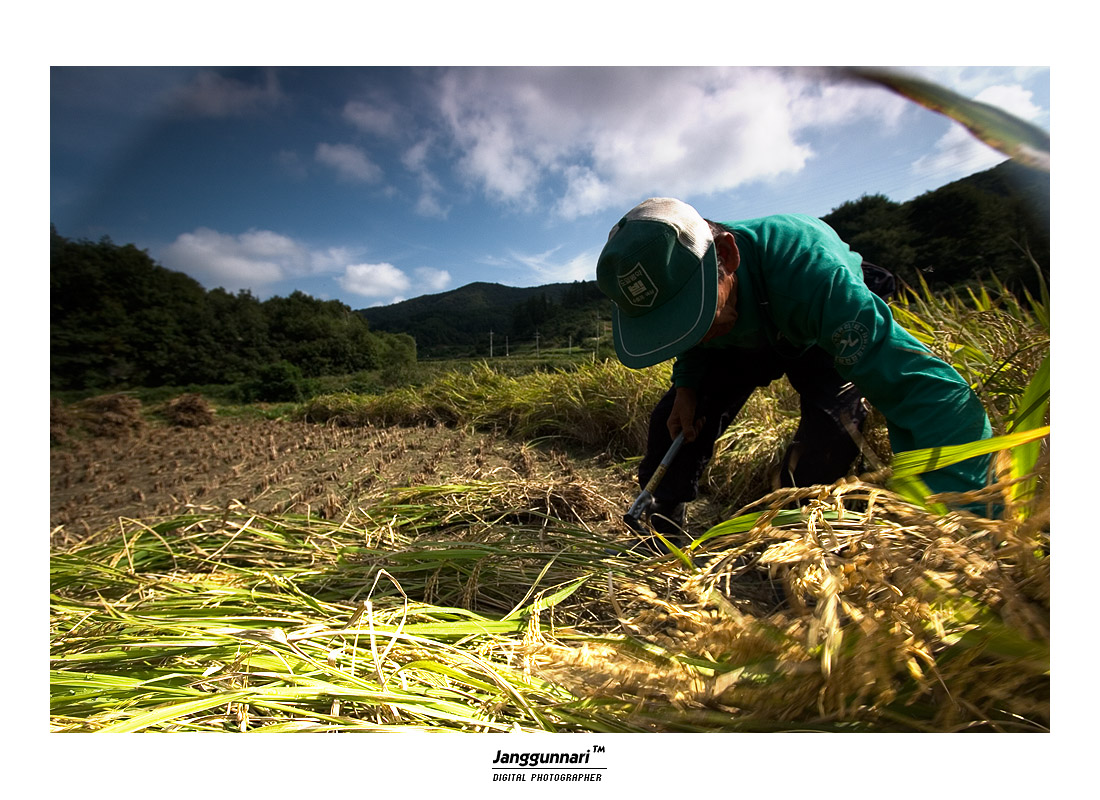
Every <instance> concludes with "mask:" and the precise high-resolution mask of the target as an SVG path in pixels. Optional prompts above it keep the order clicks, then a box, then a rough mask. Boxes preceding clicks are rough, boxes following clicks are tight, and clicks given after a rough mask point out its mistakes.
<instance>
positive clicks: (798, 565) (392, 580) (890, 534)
mask: <svg viewBox="0 0 1100 800" xmlns="http://www.w3.org/2000/svg"><path fill="white" fill-rule="evenodd" d="M665 380H666V378H665V377H663V375H662V374H661V373H660V372H657V373H654V374H652V375H645V376H640V375H638V374H635V373H632V372H629V371H627V370H625V368H622V367H620V366H617V365H614V364H595V365H591V366H590V367H586V368H583V369H579V370H577V371H575V372H569V373H545V374H538V375H535V374H533V375H528V376H525V377H524V378H522V379H519V378H514V377H508V376H505V375H500V374H497V373H494V372H493V371H492V370H491V369H489V368H488V367H486V366H482V367H475V368H473V369H472V370H466V371H463V372H462V373H448V374H443V375H441V376H440V377H438V378H437V379H435V381H434V382H433V383H431V384H429V385H426V386H422V387H417V388H409V389H401V390H394V391H393V392H391V393H389V394H387V395H384V396H378V397H370V396H357V395H351V394H342V395H334V396H329V397H319V398H315V399H314V400H311V401H309V402H307V403H305V404H302V405H300V406H297V407H293V408H287V409H285V410H284V411H285V413H283V414H282V416H280V417H279V418H274V419H272V418H267V416H272V415H273V413H272V412H271V411H270V410H266V409H253V410H252V411H253V413H248V414H241V413H239V412H234V413H217V414H215V413H212V411H211V410H210V409H204V408H203V407H202V406H203V403H202V402H201V400H200V401H198V403H197V408H196V409H194V410H196V411H202V412H204V413H202V414H197V415H192V416H188V415H186V414H185V415H183V416H181V417H180V418H179V419H177V420H176V421H175V422H172V421H170V420H169V419H168V418H170V417H171V415H167V418H166V415H165V411H166V409H170V408H171V407H172V406H173V404H175V403H177V402H178V401H172V402H171V403H168V404H167V406H166V407H165V408H164V409H141V408H140V407H139V406H140V404H139V403H136V402H135V400H134V398H132V397H130V398H128V397H127V396H125V395H117V396H113V397H112V396H108V397H105V398H99V399H97V400H95V401H94V402H93V401H89V403H87V404H75V405H73V406H64V405H63V404H55V406H54V408H53V413H52V425H51V428H52V439H53V442H54V444H53V446H52V447H51V511H50V514H51V544H52V547H51V552H52V557H51V586H52V595H51V597H52V612H51V662H52V672H51V706H52V710H51V727H52V729H53V730H57V731H99V730H106V731H131V730H162V731H183V730H202V731H209V730H218V731H226V730H232V731H253V730H263V731H337V730H349V731H352V730H355V731H361V730H409V729H433V730H436V729H448V730H461V731H470V732H475V731H504V730H509V731H514V730H521V731H559V732H567V731H574V732H600V731H606V732H642V731H658V732H662V731H663V732H691V731H699V732H702V731H769V730H791V729H797V730H862V731H954V730H998V731H1040V730H1045V729H1046V726H1047V724H1048V721H1049V714H1050V710H1049V569H1050V557H1049V552H1050V550H1049V548H1050V543H1049V517H1048V512H1047V511H1046V488H1045V487H1046V486H1047V485H1048V481H1047V479H1046V477H1045V475H1046V474H1047V470H1048V466H1047V461H1046V459H1045V458H1040V459H1039V461H1038V463H1037V464H1035V465H1034V471H1033V472H1032V473H1029V474H1031V475H1033V476H1034V477H1039V478H1041V481H1040V487H1041V488H1042V490H1041V492H1040V494H1039V495H1038V496H1037V497H1036V498H1035V499H1034V501H1033V502H1032V506H1030V507H1032V511H1031V512H1029V513H1028V514H1026V515H1023V516H1017V517H1011V518H1007V519H983V518H981V517H976V516H973V515H969V514H963V515H958V514H949V515H946V516H945V515H942V514H940V513H938V512H937V511H936V510H935V509H934V508H931V507H927V508H926V507H924V506H923V505H922V504H921V503H920V502H919V500H913V499H906V498H903V497H901V496H898V495H896V494H894V493H893V492H892V491H890V490H889V489H887V488H886V487H885V486H884V484H883V483H882V482H881V476H880V477H878V478H876V477H875V475H874V474H866V475H862V476H855V475H853V476H852V477H851V478H850V479H848V480H845V481H841V482H839V483H838V484H836V485H833V486H823V487H810V488H808V489H798V490H781V491H776V492H769V487H768V483H767V469H766V465H768V464H769V463H771V462H773V461H774V457H775V454H776V453H777V452H780V451H781V448H782V447H783V446H784V443H785V441H786V437H789V436H790V434H791V432H792V430H793V426H794V424H795V422H796V414H794V413H793V409H794V408H795V407H796V406H795V403H796V401H794V400H792V396H791V394H790V391H789V388H784V387H783V386H779V385H777V386H775V387H774V389H773V390H769V391H768V392H763V393H761V394H760V396H759V397H758V398H754V400H753V403H752V404H750V406H749V407H748V408H747V409H746V411H747V413H746V415H745V418H744V419H743V420H740V421H739V422H738V423H737V424H736V425H734V426H733V427H731V429H730V431H729V432H728V434H727V436H726V437H724V439H723V441H722V442H721V443H720V446H719V448H718V452H717V453H716V457H715V460H714V463H713V464H712V467H711V469H710V470H709V472H708V476H707V479H706V481H705V485H704V497H703V498H701V500H700V501H699V502H697V503H695V504H693V507H692V509H691V512H690V514H689V524H690V526H691V528H692V530H691V532H692V534H693V535H694V536H696V537H698V538H697V540H696V541H695V542H694V543H693V544H692V545H691V547H689V548H688V549H687V550H686V551H684V552H675V553H672V554H669V553H665V554H662V555H655V554H654V553H653V552H651V551H646V550H644V549H641V548H637V547H633V545H634V544H635V539H634V538H633V536H632V535H631V534H630V533H629V532H628V531H627V529H626V528H625V525H624V524H623V523H622V521H621V516H622V513H623V511H624V510H625V508H626V507H627V506H628V505H629V502H630V500H631V499H633V496H634V495H635V494H636V491H637V489H636V486H635V484H634V481H633V477H632V471H633V466H632V465H633V457H634V456H635V455H636V454H637V453H639V452H640V440H639V438H638V435H639V433H638V426H639V419H640V417H641V414H640V413H639V409H645V408H647V407H649V405H650V404H651V403H652V401H653V399H654V394H655V392H658V391H660V387H661V386H662V385H663V384H664V382H665ZM183 399H184V398H179V401H182V400H183ZM191 399H192V400H194V398H191ZM180 407H181V408H182V407H183V406H182V405H181V406H180ZM307 419H308V420H311V421H305V420H307ZM196 420H197V421H196ZM445 421H446V424H444V422H445ZM643 422H644V420H643ZM874 433H875V432H874V431H870V432H869V438H870V439H874V438H875V436H874ZM1040 435H1041V433H1040ZM1022 477H1024V478H1026V477H1027V476H1026V475H1025V476H1022ZM998 491H1008V489H1000V490H998ZM1006 496H1007V495H1006Z"/></svg>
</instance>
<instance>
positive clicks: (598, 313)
mask: <svg viewBox="0 0 1100 800" xmlns="http://www.w3.org/2000/svg"><path fill="white" fill-rule="evenodd" d="M359 313H360V314H362V315H363V317H365V318H366V320H367V321H368V322H369V323H370V326H371V328H372V329H373V330H376V331H392V332H404V333H408V334H410V335H411V336H413V338H415V339H416V345H417V352H418V353H419V354H420V355H421V356H425V357H429V358H432V357H435V358H438V357H443V356H449V355H488V353H489V348H490V336H489V334H490V333H492V334H493V337H492V343H491V344H492V347H493V350H494V354H503V353H505V351H506V348H508V347H509V346H516V347H533V346H534V342H535V337H536V335H538V337H539V339H540V340H541V341H542V342H543V343H544V344H545V345H546V346H551V345H560V346H565V345H566V344H568V343H569V342H570V341H572V342H573V343H575V344H577V345H580V343H581V342H582V340H584V339H594V338H596V335H597V330H598V329H599V328H598V326H599V325H600V319H601V318H602V319H603V321H604V324H606V323H608V322H609V321H610V319H611V317H610V314H611V303H610V301H608V300H607V299H606V298H605V297H604V296H603V294H602V293H601V292H600V290H599V287H597V286H596V282H595V281H576V282H574V283H551V284H547V285H545V286H536V287H529V288H516V287H512V286H502V285H501V284H499V283H471V284H467V285H466V286H462V287H460V288H458V289H453V290H451V291H449V292H442V293H440V294H432V295H424V296H421V297H415V298H413V299H412V300H406V301H404V302H401V303H394V304H393V305H389V306H378V307H375V308H365V309H362V310H360V311H359Z"/></svg>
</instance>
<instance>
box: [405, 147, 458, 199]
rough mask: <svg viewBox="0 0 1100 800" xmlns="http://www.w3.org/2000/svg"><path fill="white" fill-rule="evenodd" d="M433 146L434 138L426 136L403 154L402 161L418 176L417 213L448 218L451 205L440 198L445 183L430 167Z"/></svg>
mask: <svg viewBox="0 0 1100 800" xmlns="http://www.w3.org/2000/svg"><path fill="white" fill-rule="evenodd" d="M431 147H432V138H431V137H425V138H423V139H421V140H420V141H418V142H417V143H416V144H414V145H413V146H412V147H409V148H408V149H407V150H405V152H404V153H402V154H401V163H402V164H403V165H404V166H405V168H406V169H407V170H409V172H411V173H413V175H414V176H415V177H416V180H417V183H418V184H419V186H420V195H419V197H418V198H417V201H416V213H417V214H419V215H420V216H422V217H437V218H439V219H446V218H447V214H448V213H449V212H450V206H444V205H443V203H442V201H441V200H440V199H439V198H440V196H441V195H442V194H443V185H442V184H441V183H440V182H439V179H438V178H436V177H435V174H434V173H433V172H432V171H431V170H430V169H429V168H428V154H429V152H430V149H431Z"/></svg>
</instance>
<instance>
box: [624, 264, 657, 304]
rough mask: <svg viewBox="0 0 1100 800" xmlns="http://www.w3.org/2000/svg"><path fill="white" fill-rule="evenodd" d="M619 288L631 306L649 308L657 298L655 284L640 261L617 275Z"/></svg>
mask: <svg viewBox="0 0 1100 800" xmlns="http://www.w3.org/2000/svg"><path fill="white" fill-rule="evenodd" d="M619 290H620V291H621V292H622V293H623V296H624V297H625V298H626V299H627V300H628V301H629V302H630V304H631V305H633V306H640V307H643V308H649V307H650V306H652V305H653V301H654V300H656V299H657V285H656V284H655V283H654V282H653V279H652V278H650V277H649V275H648V274H647V273H646V271H645V269H644V268H643V267H642V265H641V262H639V263H637V264H635V265H634V266H633V267H631V268H630V270H629V271H627V272H625V273H623V274H622V275H620V276H619Z"/></svg>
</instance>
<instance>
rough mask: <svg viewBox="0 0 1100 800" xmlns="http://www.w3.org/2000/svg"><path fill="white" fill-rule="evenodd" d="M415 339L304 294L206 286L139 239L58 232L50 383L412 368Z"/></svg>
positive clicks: (114, 384) (263, 378) (271, 378)
mask: <svg viewBox="0 0 1100 800" xmlns="http://www.w3.org/2000/svg"><path fill="white" fill-rule="evenodd" d="M415 361H416V343H415V342H414V341H413V340H412V338H411V337H409V336H406V335H403V334H386V333H375V332H373V331H371V330H370V329H369V327H368V325H367V323H366V322H365V321H364V320H363V318H362V317H360V316H359V315H358V314H355V313H354V312H352V310H351V308H349V307H348V306H346V305H344V304H343V303H341V302H339V301H335V300H329V301H322V300H317V299H315V298H313V297H310V296H309V295H306V294H303V293H302V292H294V293H293V294H291V295H290V296H289V297H273V298H271V299H269V300H265V301H264V302H260V301H259V300H257V299H256V298H255V297H253V296H252V294H250V293H249V292H247V291H242V292H238V293H237V294H230V293H229V292H227V291H225V290H224V289H214V290H212V291H206V290H205V289H203V287H202V286H201V285H200V284H199V283H198V282H197V281H195V280H194V279H192V278H190V277H188V276H187V275H184V274H183V273H182V272H175V271H172V270H169V269H165V268H164V267H162V266H159V265H158V264H156V263H155V262H154V261H153V260H152V259H151V258H150V257H149V255H148V254H147V253H145V252H144V251H143V250H139V249H138V248H136V247H134V246H133V245H131V244H128V245H124V246H120V245H116V244H114V243H113V242H111V241H110V239H101V240H100V241H98V242H88V241H70V240H68V239H66V238H64V237H62V236H59V235H58V234H57V231H56V230H53V229H52V228H51V230H50V386H51V388H52V389H101V388H102V389H107V388H112V389H113V388H121V387H134V386H164V385H175V386H184V385H188V384H204V383H238V382H242V381H243V382H247V381H250V380H253V381H257V382H258V387H259V389H260V390H261V391H260V394H262V389H263V384H265V383H275V382H277V381H278V380H279V379H280V377H285V376H286V375H287V374H290V375H294V374H298V375H300V376H305V377H311V376H319V375H334V374H337V375H339V374H348V373H353V372H357V371H360V370H369V369H378V368H381V367H385V366H390V365H395V364H408V363H415Z"/></svg>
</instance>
